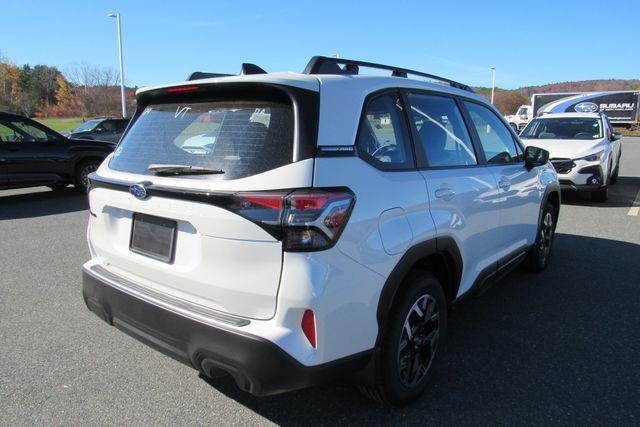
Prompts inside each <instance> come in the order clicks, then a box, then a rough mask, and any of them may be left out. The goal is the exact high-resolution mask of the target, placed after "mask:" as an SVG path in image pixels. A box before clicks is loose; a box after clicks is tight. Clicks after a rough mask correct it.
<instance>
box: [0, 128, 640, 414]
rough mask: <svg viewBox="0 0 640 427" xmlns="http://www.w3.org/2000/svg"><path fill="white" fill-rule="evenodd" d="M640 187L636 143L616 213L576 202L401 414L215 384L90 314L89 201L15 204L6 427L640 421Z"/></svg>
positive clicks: (2, 386)
mask: <svg viewBox="0 0 640 427" xmlns="http://www.w3.org/2000/svg"><path fill="white" fill-rule="evenodd" d="M639 191H640V138H626V139H625V140H624V142H623V161H622V165H621V171H620V179H619V183H618V184H617V185H615V186H613V187H612V188H611V190H610V197H609V201H608V202H606V203H604V204H596V203H592V202H590V201H589V200H588V199H587V198H583V197H579V196H577V195H575V194H566V195H564V196H563V197H564V200H563V206H562V209H561V215H560V220H559V226H558V229H557V238H556V242H555V247H554V253H553V261H552V264H551V265H550V267H549V269H548V270H547V271H545V272H544V273H543V274H540V275H531V274H528V273H525V272H521V271H516V272H515V273H513V274H511V275H510V276H508V277H507V278H506V279H504V280H503V281H501V282H500V283H498V284H497V285H495V286H494V287H492V288H491V289H490V290H489V291H488V292H486V293H485V294H484V295H483V296H482V297H481V298H479V299H473V300H469V301H465V302H463V303H461V304H459V305H458V306H456V307H455V309H454V312H453V315H452V318H451V322H450V327H449V332H450V336H449V340H448V345H447V353H446V356H445V357H444V358H443V361H444V363H442V364H441V365H440V366H439V369H437V371H436V373H435V376H434V382H433V387H432V388H431V389H430V391H429V392H428V393H426V395H425V396H423V398H422V399H420V400H419V401H418V402H416V403H415V404H413V405H410V406H407V407H404V408H400V409H398V408H390V407H385V406H379V405H377V404H375V403H371V402H369V401H368V400H367V399H365V398H363V397H361V396H360V395H359V394H358V392H357V391H356V390H355V389H354V388H353V387H352V386H350V385H348V384H342V383H334V384H328V385H324V386H319V387H315V388H312V389H308V390H302V391H299V392H294V393H289V394H285V395H280V396H274V397H269V398H261V399H258V398H254V397H252V396H250V395H247V394H244V393H242V392H240V391H238V390H237V389H236V387H235V385H234V384H233V382H232V381H231V380H230V379H220V380H216V381H214V382H212V383H211V384H210V383H207V382H205V381H204V380H202V379H201V378H199V376H198V374H197V372H196V371H194V370H192V369H190V368H188V367H185V366H183V365H181V364H179V363H178V362H175V361H174V360H172V359H170V358H168V357H166V356H163V355H162V354H160V353H158V352H156V351H154V350H152V349H150V348H148V347H146V346H144V345H143V344H140V343H138V342H137V341H135V340H133V339H132V338H129V337H128V336H126V335H125V334H123V333H121V332H119V331H117V330H116V329H114V328H112V327H109V326H108V325H106V324H105V323H103V322H102V321H101V320H99V319H98V318H97V317H96V316H95V315H93V314H91V313H90V312H89V311H88V310H87V309H86V308H85V306H84V303H83V301H82V297H81V283H80V266H81V265H82V263H83V262H84V261H86V260H87V259H88V256H89V255H88V250H87V247H86V243H85V226H86V222H87V216H88V213H87V204H86V200H85V197H84V196H81V195H77V194H76V193H74V191H73V190H72V189H71V188H69V189H68V190H66V191H65V192H62V193H54V192H51V191H49V190H48V189H46V188H38V189H27V190H15V191H13V190H12V191H5V192H1V193H0V242H1V243H0V248H1V250H0V284H1V292H2V297H1V298H0V325H1V326H0V345H1V347H2V351H1V352H0V407H1V408H2V410H1V411H0V424H2V425H25V424H35V423H38V424H65V425H66V424H146V425H152V424H225V425H227V424H249V423H251V424H267V423H276V424H303V423H304V424H327V425H332V424H335V423H345V424H346V423H355V424H391V423H393V424H413V423H435V424H454V423H455V424H485V423H488V422H489V420H492V423H494V422H497V423H500V424H543V423H545V424H546V423H562V424H582V423H587V422H589V423H598V424H602V423H606V424H626V425H634V424H635V425H637V424H638V423H640V363H639V362H640V356H639V354H640V331H639V327H640V215H638V214H636V215H633V213H634V212H636V213H637V209H636V210H634V209H632V207H633V205H634V200H635V204H636V206H640V195H639V194H638V193H639ZM636 197H637V198H636Z"/></svg>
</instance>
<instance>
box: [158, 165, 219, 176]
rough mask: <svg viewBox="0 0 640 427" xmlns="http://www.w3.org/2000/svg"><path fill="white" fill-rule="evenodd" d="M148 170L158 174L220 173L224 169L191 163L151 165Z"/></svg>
mask: <svg viewBox="0 0 640 427" xmlns="http://www.w3.org/2000/svg"><path fill="white" fill-rule="evenodd" d="M147 170H148V171H150V172H153V173H154V174H156V175H161V176H162V175H165V176H166V175H220V174H223V173H224V171H223V170H222V169H207V168H203V167H200V166H189V165H149V167H148V168H147Z"/></svg>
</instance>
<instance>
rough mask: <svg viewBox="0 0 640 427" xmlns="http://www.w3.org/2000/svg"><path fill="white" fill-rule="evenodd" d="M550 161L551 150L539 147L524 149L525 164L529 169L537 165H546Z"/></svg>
mask: <svg viewBox="0 0 640 427" xmlns="http://www.w3.org/2000/svg"><path fill="white" fill-rule="evenodd" d="M548 161H549V152H548V151H547V150H544V149H542V148H538V147H531V146H529V147H527V148H526V149H525V150H524V165H525V166H526V168H527V170H531V169H533V168H535V167H536V166H543V165H546V164H547V162H548Z"/></svg>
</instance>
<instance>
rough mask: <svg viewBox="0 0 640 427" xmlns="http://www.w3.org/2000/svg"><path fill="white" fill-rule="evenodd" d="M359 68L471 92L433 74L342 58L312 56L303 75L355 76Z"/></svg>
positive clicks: (467, 87) (459, 84)
mask: <svg viewBox="0 0 640 427" xmlns="http://www.w3.org/2000/svg"><path fill="white" fill-rule="evenodd" d="M341 65H343V66H342V67H341ZM360 67H365V68H375V69H378V70H389V71H391V75H392V76H393V77H404V78H407V76H408V75H409V74H411V75H414V76H420V77H426V78H428V79H430V80H435V81H439V82H442V83H446V84H447V85H449V86H451V87H454V88H456V89H462V90H466V91H468V92H473V89H471V88H470V87H469V86H467V85H465V84H462V83H458V82H456V81H453V80H450V79H446V78H444V77H440V76H436V75H434V74H429V73H423V72H422V71H416V70H410V69H408V68H400V67H394V66H392V65H384V64H376V63H374V62H365V61H357V60H353V59H344V58H329V57H326V56H314V57H313V58H311V60H310V61H309V63H308V64H307V66H306V68H305V69H304V71H303V73H304V74H342V75H357V74H358V73H359V71H360Z"/></svg>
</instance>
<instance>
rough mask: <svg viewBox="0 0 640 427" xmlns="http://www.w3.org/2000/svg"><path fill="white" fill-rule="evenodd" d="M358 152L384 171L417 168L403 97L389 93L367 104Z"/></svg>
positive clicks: (359, 132)
mask: <svg viewBox="0 0 640 427" xmlns="http://www.w3.org/2000/svg"><path fill="white" fill-rule="evenodd" d="M365 108H366V110H365V114H364V117H363V119H362V122H361V123H360V129H359V130H358V141H357V145H358V150H359V152H360V153H361V155H363V156H364V157H366V158H367V159H368V160H370V161H371V163H373V164H374V165H375V166H377V167H379V168H381V169H408V168H412V167H413V166H414V164H413V155H412V152H411V145H410V142H409V135H408V132H407V126H406V121H405V119H404V112H403V111H402V103H401V101H400V95H399V94H397V93H385V94H384V95H380V96H378V97H376V98H373V99H372V100H371V101H369V103H368V104H367V105H366V107H365Z"/></svg>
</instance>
